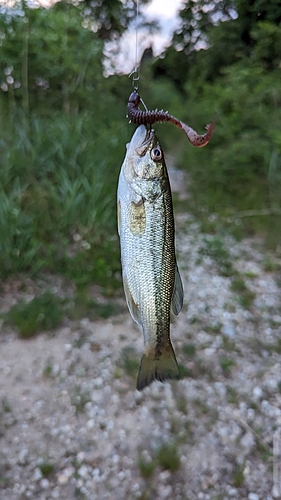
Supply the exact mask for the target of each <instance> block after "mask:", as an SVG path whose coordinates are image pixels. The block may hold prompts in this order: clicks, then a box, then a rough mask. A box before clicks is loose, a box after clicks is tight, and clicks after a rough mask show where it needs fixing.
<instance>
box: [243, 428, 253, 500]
mask: <svg viewBox="0 0 281 500" xmlns="http://www.w3.org/2000/svg"><path fill="white" fill-rule="evenodd" d="M240 443H241V445H242V446H243V448H245V451H246V452H247V453H249V452H250V451H251V449H252V448H253V446H254V444H255V438H254V436H253V434H252V433H251V432H246V434H244V436H243V437H242V439H241V441H240ZM252 500H254V499H252Z"/></svg>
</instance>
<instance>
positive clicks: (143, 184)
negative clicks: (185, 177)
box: [117, 125, 183, 390]
mask: <svg viewBox="0 0 281 500" xmlns="http://www.w3.org/2000/svg"><path fill="white" fill-rule="evenodd" d="M117 197H118V232H119V236H120V246H121V262H122V277H123V285H124V292H125V296H126V300H127V304H128V308H129V311H130V313H131V316H132V318H133V319H134V321H135V322H136V323H137V324H138V325H140V326H141V327H142V330H143V335H144V344H145V352H144V354H143V356H142V359H141V364H140V368H139V374H138V379H137V389H138V390H142V389H143V388H144V387H145V386H147V385H149V384H150V383H151V382H152V381H153V380H155V379H157V380H160V381H161V382H163V381H164V380H166V379H178V378H179V369H178V364H177V360H176V356H175V353H174V349H173V346H172V344H171V340H170V310H171V306H172V310H173V312H174V313H175V314H178V313H179V312H180V310H181V308H182V304H183V287H182V281H181V278H180V275H179V271H178V267H177V263H176V257H175V242H174V240H175V230H174V217H173V206H172V195H171V189H170V182H169V178H168V173H167V168H166V164H165V160H164V155H163V151H162V149H161V146H160V144H159V142H158V140H157V138H156V136H155V132H154V130H150V131H147V130H146V127H145V126H144V125H141V126H139V127H138V128H137V129H136V131H135V133H134V135H133V137H132V139H131V142H130V143H129V144H128V145H127V153H126V156H125V160H124V162H123V165H122V168H121V172H120V177H119V184H118V194H117Z"/></svg>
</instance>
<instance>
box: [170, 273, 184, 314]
mask: <svg viewBox="0 0 281 500" xmlns="http://www.w3.org/2000/svg"><path fill="white" fill-rule="evenodd" d="M183 295H184V294H183V286H182V280H181V277H180V273H179V269H178V266H177V263H176V272H175V284H174V290H173V295H172V311H173V313H174V314H176V316H177V315H178V314H179V313H180V311H181V310H182V306H183Z"/></svg>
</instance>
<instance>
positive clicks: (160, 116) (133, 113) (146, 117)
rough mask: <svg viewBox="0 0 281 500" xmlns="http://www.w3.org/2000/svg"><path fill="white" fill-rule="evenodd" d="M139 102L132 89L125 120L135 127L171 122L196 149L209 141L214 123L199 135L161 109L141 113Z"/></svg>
mask: <svg viewBox="0 0 281 500" xmlns="http://www.w3.org/2000/svg"><path fill="white" fill-rule="evenodd" d="M140 102H141V98H140V96H139V94H138V91H137V89H134V92H132V93H131V95H130V97H129V101H128V105H127V118H129V120H130V121H131V122H133V123H136V124H137V125H152V124H153V123H156V122H172V123H173V124H174V125H176V126H177V127H179V128H181V129H182V130H184V132H185V133H186V135H187V138H188V140H189V141H190V142H191V144H193V146H196V147H198V148H202V147H203V146H206V144H208V142H209V140H210V139H211V137H212V133H213V130H214V126H215V124H214V123H209V124H208V125H206V127H205V128H206V129H207V132H206V134H203V135H199V134H197V132H195V130H193V129H192V128H191V127H189V126H188V125H186V124H185V123H183V122H181V121H180V120H178V119H177V118H175V117H174V116H172V115H170V114H169V113H168V111H163V109H162V110H158V109H154V110H152V111H148V110H146V111H141V110H140V108H139V104H140Z"/></svg>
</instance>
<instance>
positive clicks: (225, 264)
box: [199, 235, 236, 276]
mask: <svg viewBox="0 0 281 500" xmlns="http://www.w3.org/2000/svg"><path fill="white" fill-rule="evenodd" d="M199 254H200V255H202V256H204V255H206V256H208V257H211V258H212V259H213V260H214V261H215V262H216V265H217V268H218V271H219V273H220V274H221V275H222V276H233V275H234V274H235V273H236V271H235V270H234V268H233V265H232V261H231V257H230V254H229V251H228V250H227V248H226V247H225V242H224V237H223V236H221V235H213V236H208V237H205V238H204V240H203V244H202V246H201V248H200V250H199Z"/></svg>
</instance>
